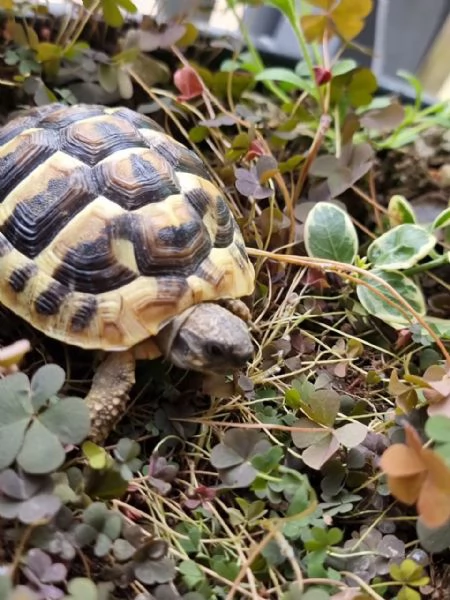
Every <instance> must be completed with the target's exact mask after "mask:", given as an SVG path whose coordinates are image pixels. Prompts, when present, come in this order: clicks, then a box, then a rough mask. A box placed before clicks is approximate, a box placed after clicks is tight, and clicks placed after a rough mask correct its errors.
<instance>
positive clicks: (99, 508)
mask: <svg viewBox="0 0 450 600" xmlns="http://www.w3.org/2000/svg"><path fill="white" fill-rule="evenodd" d="M121 528H122V516H121V514H120V513H119V512H116V511H112V510H108V508H107V507H106V506H105V504H103V502H94V503H92V504H91V505H90V506H89V507H88V508H86V510H85V511H84V512H83V523H80V524H78V525H77V526H76V527H75V529H74V539H75V541H76V542H77V544H78V545H79V546H80V547H83V546H87V545H89V544H94V554H95V556H98V557H101V556H106V554H108V552H109V551H110V550H111V548H112V545H113V542H114V540H116V539H117V538H118V537H119V535H120V530H121Z"/></svg>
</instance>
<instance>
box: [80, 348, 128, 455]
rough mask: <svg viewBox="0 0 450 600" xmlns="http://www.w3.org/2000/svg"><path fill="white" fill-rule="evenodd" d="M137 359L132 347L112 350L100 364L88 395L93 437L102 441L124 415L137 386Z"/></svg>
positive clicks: (92, 438) (96, 441)
mask: <svg viewBox="0 0 450 600" xmlns="http://www.w3.org/2000/svg"><path fill="white" fill-rule="evenodd" d="M135 367H136V361H135V357H134V353H133V351H132V350H126V351H123V352H111V353H110V354H109V355H108V356H107V357H106V359H105V360H104V361H103V362H102V363H101V364H100V365H99V366H98V368H97V370H96V372H95V375H94V378H93V380H92V386H91V389H90V391H89V393H88V395H87V396H86V398H85V401H86V404H87V406H88V408H89V412H90V415H91V433H90V436H89V438H90V439H91V440H92V441H93V442H95V443H97V444H99V443H101V442H103V441H104V440H105V439H106V438H107V437H108V435H109V434H110V432H111V431H112V430H113V428H114V426H115V425H116V423H117V422H118V421H120V419H121V418H122V417H123V416H124V414H125V410H126V406H127V404H128V401H129V399H130V396H129V392H130V390H131V388H132V387H133V385H134V383H135V380H136V377H135Z"/></svg>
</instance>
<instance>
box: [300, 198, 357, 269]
mask: <svg viewBox="0 0 450 600" xmlns="http://www.w3.org/2000/svg"><path fill="white" fill-rule="evenodd" d="M305 246H306V251H307V253H308V255H309V256H313V257H315V258H324V259H329V260H337V261H340V262H343V263H347V264H352V263H353V261H354V260H355V258H356V255H357V252H358V236H357V233H356V229H355V227H354V225H353V223H352V221H351V219H350V217H349V216H348V214H347V213H346V212H345V210H343V209H342V208H340V207H339V206H336V204H332V203H331V202H318V203H317V204H316V205H315V206H314V207H313V208H312V209H311V210H310V212H309V213H308V216H307V218H306V221H305Z"/></svg>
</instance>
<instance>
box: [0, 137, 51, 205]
mask: <svg viewBox="0 0 450 600" xmlns="http://www.w3.org/2000/svg"><path fill="white" fill-rule="evenodd" d="M0 136H1V134H0ZM0 143H1V142H0ZM58 149H59V138H58V135H57V134H52V133H50V132H43V131H34V132H32V133H31V134H29V135H27V138H26V139H24V140H23V143H21V144H20V145H19V146H18V147H17V148H16V149H15V150H13V151H12V152H10V153H9V154H7V155H6V156H2V157H0V181H1V186H0V202H3V200H5V198H6V197H7V196H8V194H9V193H10V192H11V191H12V190H13V189H14V188H15V187H16V186H17V185H18V184H19V183H20V182H21V181H23V180H24V179H26V177H28V175H30V174H31V173H32V172H33V171H34V170H35V169H36V168H37V167H39V166H40V165H42V164H43V163H44V162H45V161H46V160H47V159H48V158H49V157H50V156H52V154H54V153H55V152H56V150H58Z"/></svg>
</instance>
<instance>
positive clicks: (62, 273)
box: [53, 231, 137, 294]
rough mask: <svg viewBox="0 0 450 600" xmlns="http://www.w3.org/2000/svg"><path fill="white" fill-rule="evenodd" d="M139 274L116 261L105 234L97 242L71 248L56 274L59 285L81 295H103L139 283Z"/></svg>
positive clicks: (93, 241) (54, 276)
mask: <svg viewBox="0 0 450 600" xmlns="http://www.w3.org/2000/svg"><path fill="white" fill-rule="evenodd" d="M136 277H137V274H136V273H134V271H132V270H130V269H129V268H128V267H126V266H125V265H122V264H121V263H120V262H118V261H117V260H116V257H115V255H114V253H113V251H112V248H111V239H110V237H109V236H108V233H107V232H106V231H105V232H103V235H102V236H100V237H98V238H97V239H95V240H91V241H88V242H81V243H79V244H76V245H74V246H73V247H72V248H70V249H69V250H68V251H67V253H66V254H65V256H64V257H63V259H62V260H61V264H60V265H59V267H58V268H57V269H56V270H55V271H54V273H53V278H54V279H56V281H59V282H60V283H62V284H64V285H66V286H68V287H69V288H72V289H76V290H77V291H78V292H85V293H96V294H99V293H102V292H107V291H109V290H114V289H118V288H120V287H122V286H123V285H126V284H127V283H130V282H131V281H133V280H134V279H136Z"/></svg>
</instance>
